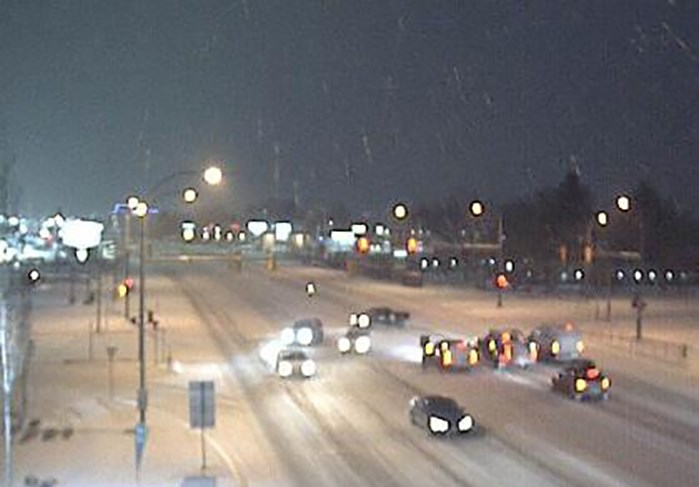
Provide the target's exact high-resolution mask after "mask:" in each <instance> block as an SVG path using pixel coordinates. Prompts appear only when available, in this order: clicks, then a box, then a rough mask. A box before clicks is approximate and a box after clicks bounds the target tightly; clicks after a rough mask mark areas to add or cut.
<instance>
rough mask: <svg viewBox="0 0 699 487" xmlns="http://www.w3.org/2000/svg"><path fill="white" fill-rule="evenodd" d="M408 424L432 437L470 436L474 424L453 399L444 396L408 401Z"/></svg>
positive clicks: (421, 397)
mask: <svg viewBox="0 0 699 487" xmlns="http://www.w3.org/2000/svg"><path fill="white" fill-rule="evenodd" d="M409 415H410V422H411V423H412V424H414V425H415V426H417V427H419V428H423V429H425V430H427V431H428V432H429V433H430V434H431V435H433V436H456V435H464V434H471V433H473V432H474V431H475V428H476V423H475V421H474V419H473V416H471V415H470V414H469V413H467V412H465V411H464V409H463V408H462V407H461V406H459V404H458V403H457V402H456V401H454V400H453V399H451V398H449V397H445V396H415V397H413V398H412V399H411V400H410V410H409Z"/></svg>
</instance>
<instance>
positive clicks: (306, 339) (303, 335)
mask: <svg viewBox="0 0 699 487" xmlns="http://www.w3.org/2000/svg"><path fill="white" fill-rule="evenodd" d="M296 341H297V342H299V344H301V345H303V346H308V345H310V344H311V342H313V330H311V329H310V328H301V329H299V330H298V331H297V332H296Z"/></svg>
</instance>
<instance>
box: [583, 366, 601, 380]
mask: <svg viewBox="0 0 699 487" xmlns="http://www.w3.org/2000/svg"><path fill="white" fill-rule="evenodd" d="M585 375H586V376H587V378H588V379H589V380H595V379H596V378H597V377H599V369H587V370H586V371H585Z"/></svg>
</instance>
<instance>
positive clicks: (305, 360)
mask: <svg viewBox="0 0 699 487" xmlns="http://www.w3.org/2000/svg"><path fill="white" fill-rule="evenodd" d="M274 370H275V371H276V372H277V375H279V377H281V378H283V379H287V378H290V377H293V376H298V377H302V378H305V379H308V378H311V377H313V376H314V375H316V372H317V371H318V370H317V367H316V363H315V361H313V359H311V358H310V357H309V356H308V354H306V352H305V351H303V350H299V349H288V348H287V349H283V350H280V351H279V353H278V354H277V360H276V363H275V366H274Z"/></svg>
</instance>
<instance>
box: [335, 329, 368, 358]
mask: <svg viewBox="0 0 699 487" xmlns="http://www.w3.org/2000/svg"><path fill="white" fill-rule="evenodd" d="M337 349H338V350H339V351H340V353H342V354H346V353H350V352H354V353H357V354H359V355H365V354H367V353H369V351H370V350H371V334H370V332H369V331H368V330H366V329H364V328H359V327H357V326H350V327H349V328H348V329H347V332H346V333H345V334H344V335H343V336H341V337H340V338H338V340H337Z"/></svg>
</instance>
